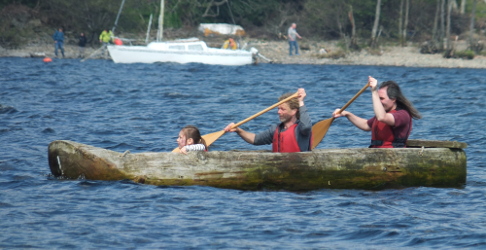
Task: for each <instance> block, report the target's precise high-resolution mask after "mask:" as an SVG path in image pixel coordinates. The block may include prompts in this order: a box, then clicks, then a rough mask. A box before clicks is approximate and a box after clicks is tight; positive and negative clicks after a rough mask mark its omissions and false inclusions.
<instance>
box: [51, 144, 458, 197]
mask: <svg viewBox="0 0 486 250" xmlns="http://www.w3.org/2000/svg"><path fill="white" fill-rule="evenodd" d="M416 144H418V143H416ZM457 145H459V144H457ZM48 151H49V157H48V158H49V166H50V168H51V172H52V174H53V175H55V176H62V177H64V178H70V179H77V178H86V179H92V180H123V179H130V180H133V181H136V182H140V183H146V184H152V185H178V186H185V185H207V186H213V187H219V188H231V189H241V190H261V189H268V190H289V191H303V190H316V189H323V188H339V189H343V188H352V189H384V188H403V187H412V186H436V187H459V186H461V185H463V184H464V183H465V181H466V154H465V152H464V151H463V150H462V149H458V148H425V147H424V148H405V149H370V148H354V149H320V150H314V151H312V152H305V153H270V152H255V151H229V152H217V151H214V152H190V153H189V154H188V155H183V154H178V153H136V154H130V153H128V154H126V153H125V154H122V153H118V152H115V151H111V150H106V149H102V148H96V147H93V146H89V145H85V144H80V143H75V142H70V141H54V142H52V143H51V144H50V145H49V149H48Z"/></svg>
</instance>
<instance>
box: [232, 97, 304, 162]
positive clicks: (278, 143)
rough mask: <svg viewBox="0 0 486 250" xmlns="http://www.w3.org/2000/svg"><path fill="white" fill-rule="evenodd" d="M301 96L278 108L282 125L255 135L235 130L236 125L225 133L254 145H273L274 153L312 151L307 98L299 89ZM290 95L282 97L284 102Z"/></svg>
mask: <svg viewBox="0 0 486 250" xmlns="http://www.w3.org/2000/svg"><path fill="white" fill-rule="evenodd" d="M297 93H298V94H299V96H298V97H297V98H293V99H291V100H290V101H288V102H285V103H283V104H280V105H279V106H278V116H279V119H280V124H275V125H273V126H271V127H270V128H269V129H267V130H265V131H263V132H261V133H259V134H254V133H251V132H248V131H245V130H243V129H241V128H239V127H236V128H233V125H234V123H231V124H229V125H228V126H226V128H225V129H224V131H226V132H236V133H237V134H238V135H239V136H240V137H241V138H243V140H245V141H246V142H248V143H250V144H253V145H268V144H272V151H273V152H280V153H292V152H303V151H310V150H311V149H310V146H311V138H312V136H311V131H312V123H311V119H310V117H309V114H308V113H307V107H306V106H305V105H304V98H305V96H306V93H305V90H304V89H303V88H300V89H298V91H297ZM291 95H292V93H290V94H284V95H282V96H281V97H280V98H279V100H283V99H285V98H287V97H289V96H291Z"/></svg>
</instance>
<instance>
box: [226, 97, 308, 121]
mask: <svg viewBox="0 0 486 250" xmlns="http://www.w3.org/2000/svg"><path fill="white" fill-rule="evenodd" d="M296 97H299V93H295V94H293V95H291V96H289V97H287V98H285V99H283V100H281V101H279V102H277V103H275V104H273V105H272V106H270V107H268V108H266V109H264V110H262V111H260V112H258V113H256V114H254V115H252V116H250V117H248V118H246V119H245V120H243V121H241V122H238V123H236V124H235V125H233V126H232V127H231V128H236V127H239V126H240V125H242V124H244V123H246V122H248V121H250V120H253V119H255V118H256V117H258V116H260V115H262V114H264V113H266V112H268V111H270V110H271V109H273V108H275V107H277V106H278V105H280V104H282V103H285V102H288V101H289V100H291V99H293V98H296Z"/></svg>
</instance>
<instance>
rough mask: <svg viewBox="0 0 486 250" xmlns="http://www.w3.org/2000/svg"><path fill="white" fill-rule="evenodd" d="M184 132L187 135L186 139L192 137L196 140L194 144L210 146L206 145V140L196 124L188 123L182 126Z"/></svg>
mask: <svg viewBox="0 0 486 250" xmlns="http://www.w3.org/2000/svg"><path fill="white" fill-rule="evenodd" d="M182 133H183V134H184V135H185V136H186V140H187V139H189V138H191V139H192V140H193V141H194V144H203V145H204V147H206V149H207V148H208V146H206V142H205V141H204V139H203V138H202V137H201V133H200V132H199V129H198V128H197V127H196V126H193V125H187V126H185V127H184V128H182Z"/></svg>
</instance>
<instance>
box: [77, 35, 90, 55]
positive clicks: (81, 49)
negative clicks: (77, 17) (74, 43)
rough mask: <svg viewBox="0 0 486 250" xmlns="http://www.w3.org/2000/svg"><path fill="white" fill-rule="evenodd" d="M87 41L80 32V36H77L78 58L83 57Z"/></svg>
mask: <svg viewBox="0 0 486 250" xmlns="http://www.w3.org/2000/svg"><path fill="white" fill-rule="evenodd" d="M87 41H88V40H87V39H86V36H85V35H84V33H83V32H81V34H80V35H79V37H78V46H79V56H78V57H79V58H83V57H84V50H85V48H86V43H87Z"/></svg>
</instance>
